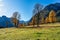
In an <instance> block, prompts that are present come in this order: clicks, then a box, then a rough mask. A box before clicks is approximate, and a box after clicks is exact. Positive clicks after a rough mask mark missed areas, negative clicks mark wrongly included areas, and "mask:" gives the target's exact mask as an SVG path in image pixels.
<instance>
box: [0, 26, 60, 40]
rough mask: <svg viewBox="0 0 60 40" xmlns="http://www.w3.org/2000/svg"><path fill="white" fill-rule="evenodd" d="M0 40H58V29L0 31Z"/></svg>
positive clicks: (7, 29) (59, 28)
mask: <svg viewBox="0 0 60 40" xmlns="http://www.w3.org/2000/svg"><path fill="white" fill-rule="evenodd" d="M0 40H60V27H56V28H20V29H19V28H5V29H0Z"/></svg>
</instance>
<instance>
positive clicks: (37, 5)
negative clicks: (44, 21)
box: [33, 3, 43, 27]
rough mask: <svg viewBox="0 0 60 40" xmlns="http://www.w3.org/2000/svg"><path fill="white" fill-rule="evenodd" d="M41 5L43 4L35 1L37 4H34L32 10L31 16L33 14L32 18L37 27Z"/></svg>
mask: <svg viewBox="0 0 60 40" xmlns="http://www.w3.org/2000/svg"><path fill="white" fill-rule="evenodd" d="M42 7H43V6H42V5H41V4H39V3H37V4H35V7H34V10H33V16H35V17H33V18H34V20H35V22H36V24H37V27H39V20H40V11H41V10H42ZM33 22H34V21H33ZM33 24H34V23H33Z"/></svg>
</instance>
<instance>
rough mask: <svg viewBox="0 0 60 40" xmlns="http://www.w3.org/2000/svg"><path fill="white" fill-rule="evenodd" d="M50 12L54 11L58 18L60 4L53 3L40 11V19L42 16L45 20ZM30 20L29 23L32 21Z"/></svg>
mask: <svg viewBox="0 0 60 40" xmlns="http://www.w3.org/2000/svg"><path fill="white" fill-rule="evenodd" d="M51 10H54V11H55V12H56V16H57V17H59V16H60V3H54V4H49V5H47V6H46V7H45V8H44V9H43V10H41V11H40V16H41V17H42V16H43V17H44V18H46V17H47V16H48V15H49V12H50V11H51ZM36 15H37V14H35V15H34V16H36ZM34 16H33V17H34ZM33 17H32V18H33ZM32 18H31V19H30V20H29V22H31V21H32Z"/></svg>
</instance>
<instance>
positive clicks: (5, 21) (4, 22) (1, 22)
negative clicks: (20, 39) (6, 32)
mask: <svg viewBox="0 0 60 40" xmlns="http://www.w3.org/2000/svg"><path fill="white" fill-rule="evenodd" d="M5 27H13V23H12V22H11V19H10V18H8V17H6V16H2V17H0V28H5Z"/></svg>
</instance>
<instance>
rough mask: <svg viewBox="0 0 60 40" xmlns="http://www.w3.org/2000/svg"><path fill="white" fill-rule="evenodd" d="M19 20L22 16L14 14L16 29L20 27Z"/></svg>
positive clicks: (13, 19)
mask: <svg viewBox="0 0 60 40" xmlns="http://www.w3.org/2000/svg"><path fill="white" fill-rule="evenodd" d="M19 20H20V14H19V13H18V12H14V13H13V15H12V21H13V23H14V25H15V27H18V24H19Z"/></svg>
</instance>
